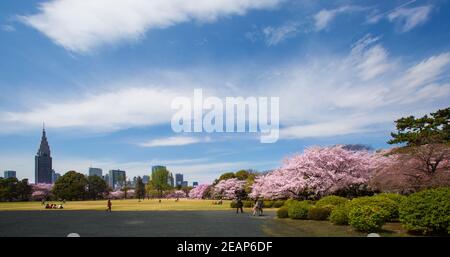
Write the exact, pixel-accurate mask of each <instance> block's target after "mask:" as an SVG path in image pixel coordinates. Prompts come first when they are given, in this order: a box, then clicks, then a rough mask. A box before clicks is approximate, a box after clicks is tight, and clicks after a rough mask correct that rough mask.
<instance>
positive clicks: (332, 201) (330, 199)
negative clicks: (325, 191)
mask: <svg viewBox="0 0 450 257" xmlns="http://www.w3.org/2000/svg"><path fill="white" fill-rule="evenodd" d="M348 201H349V200H348V199H347V198H345V197H341V196H336V195H329V196H325V197H323V198H321V199H320V200H319V201H317V203H316V206H317V207H324V206H333V207H335V206H339V205H343V204H346V203H347V202H348ZM333 207H332V208H333Z"/></svg>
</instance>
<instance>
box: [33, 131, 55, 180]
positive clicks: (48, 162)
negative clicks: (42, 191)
mask: <svg viewBox="0 0 450 257" xmlns="http://www.w3.org/2000/svg"><path fill="white" fill-rule="evenodd" d="M34 164H35V165H34V181H35V183H36V184H37V183H45V184H51V183H52V157H51V155H50V146H49V145H48V141H47V136H46V134H45V128H43V129H42V138H41V145H40V146H39V150H38V152H37V154H36V156H35V157H34Z"/></svg>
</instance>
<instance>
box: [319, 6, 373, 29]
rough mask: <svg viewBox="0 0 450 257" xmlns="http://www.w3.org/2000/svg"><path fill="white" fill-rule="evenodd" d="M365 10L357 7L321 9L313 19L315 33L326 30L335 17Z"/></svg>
mask: <svg viewBox="0 0 450 257" xmlns="http://www.w3.org/2000/svg"><path fill="white" fill-rule="evenodd" d="M365 9H366V8H363V7H359V6H350V5H346V6H341V7H338V8H335V9H323V10H320V11H319V12H318V13H316V14H315V15H314V16H313V18H314V22H315V28H316V30H317V31H320V30H323V29H326V28H327V27H328V25H329V24H330V23H331V21H333V20H334V19H335V18H336V16H337V15H340V14H344V13H349V12H355V11H361V10H365Z"/></svg>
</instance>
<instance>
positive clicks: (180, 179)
mask: <svg viewBox="0 0 450 257" xmlns="http://www.w3.org/2000/svg"><path fill="white" fill-rule="evenodd" d="M182 185H183V174H181V173H177V174H175V186H182Z"/></svg>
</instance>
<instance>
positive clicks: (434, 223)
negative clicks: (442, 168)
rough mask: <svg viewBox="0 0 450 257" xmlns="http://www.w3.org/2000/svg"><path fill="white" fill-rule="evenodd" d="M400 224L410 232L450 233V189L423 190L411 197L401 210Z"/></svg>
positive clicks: (402, 204) (402, 205) (403, 203)
mask: <svg viewBox="0 0 450 257" xmlns="http://www.w3.org/2000/svg"><path fill="white" fill-rule="evenodd" d="M399 213H400V222H401V223H402V225H403V226H404V227H405V228H406V229H408V230H410V231H416V232H422V233H424V234H426V233H449V232H450V188H448V187H446V188H436V189H428V190H423V191H420V192H417V193H414V194H411V195H409V196H408V197H407V198H406V199H405V200H404V201H403V202H402V203H401V204H400V208H399Z"/></svg>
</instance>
